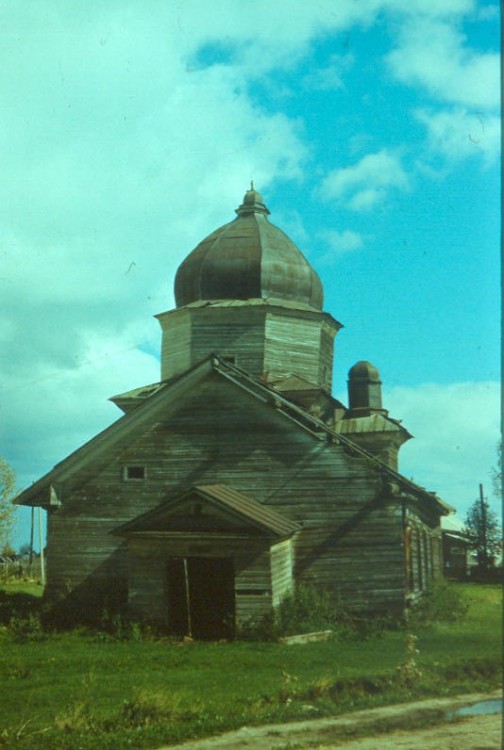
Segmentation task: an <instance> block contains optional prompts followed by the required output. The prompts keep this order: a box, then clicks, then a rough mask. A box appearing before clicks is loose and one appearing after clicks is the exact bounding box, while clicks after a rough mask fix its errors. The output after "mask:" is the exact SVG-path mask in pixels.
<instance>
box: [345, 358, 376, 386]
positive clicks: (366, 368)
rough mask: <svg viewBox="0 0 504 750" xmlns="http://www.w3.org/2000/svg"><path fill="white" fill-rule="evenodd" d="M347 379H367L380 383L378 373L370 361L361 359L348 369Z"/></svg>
mask: <svg viewBox="0 0 504 750" xmlns="http://www.w3.org/2000/svg"><path fill="white" fill-rule="evenodd" d="M348 378H349V380H357V379H359V380H361V379H362V380H369V381H370V382H372V383H380V382H381V381H380V373H379V372H378V370H377V369H376V367H375V366H374V365H372V364H371V362H366V361H364V360H361V361H360V362H357V364H355V365H354V366H353V367H351V368H350V370H349V371H348Z"/></svg>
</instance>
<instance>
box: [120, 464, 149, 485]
mask: <svg viewBox="0 0 504 750" xmlns="http://www.w3.org/2000/svg"><path fill="white" fill-rule="evenodd" d="M124 479H127V480H128V481H130V480H131V481H136V482H139V481H142V480H143V479H145V466H125V467H124Z"/></svg>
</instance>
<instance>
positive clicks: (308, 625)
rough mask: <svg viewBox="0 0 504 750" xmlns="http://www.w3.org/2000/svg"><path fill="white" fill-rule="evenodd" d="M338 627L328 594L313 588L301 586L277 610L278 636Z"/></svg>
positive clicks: (275, 622) (275, 624)
mask: <svg viewBox="0 0 504 750" xmlns="http://www.w3.org/2000/svg"><path fill="white" fill-rule="evenodd" d="M336 625H337V617H336V609H335V606H334V602H333V601H332V600H331V598H330V597H329V595H328V594H326V593H325V592H323V591H319V590H318V589H315V588H313V587H311V586H300V587H299V588H298V589H297V590H296V591H295V592H294V593H292V594H289V595H288V596H286V597H285V599H283V601H282V602H281V603H280V604H279V606H278V607H277V608H276V610H275V614H274V627H275V630H276V634H277V635H278V636H286V635H296V634H297V633H310V632H313V631H317V630H330V629H331V628H334V627H335V626H336Z"/></svg>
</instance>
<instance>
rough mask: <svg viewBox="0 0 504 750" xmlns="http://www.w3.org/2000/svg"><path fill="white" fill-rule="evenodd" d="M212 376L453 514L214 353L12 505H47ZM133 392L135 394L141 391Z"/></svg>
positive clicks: (165, 384)
mask: <svg viewBox="0 0 504 750" xmlns="http://www.w3.org/2000/svg"><path fill="white" fill-rule="evenodd" d="M212 373H216V374H217V375H219V376H221V377H223V378H224V379H225V380H227V381H229V382H231V383H234V385H236V386H237V387H239V388H241V389H242V390H243V391H244V392H247V393H249V394H250V395H251V396H253V397H254V398H256V399H257V400H258V401H261V402H262V403H264V404H267V405H268V406H270V407H271V408H274V409H275V411H276V413H277V414H278V415H279V416H280V418H284V419H287V420H289V421H290V422H292V423H294V424H296V425H297V427H298V429H302V430H303V431H304V432H306V433H308V434H310V435H311V436H312V437H313V438H315V439H316V440H320V441H324V442H329V443H330V442H334V443H336V444H339V445H341V446H344V447H345V449H346V450H347V451H348V452H349V453H351V454H352V455H355V456H360V457H361V458H364V459H365V460H366V461H368V462H369V463H370V464H372V465H373V466H375V467H376V468H377V469H378V470H379V471H380V472H381V473H382V474H383V475H385V476H386V477H389V478H390V479H392V480H393V481H394V482H396V483H397V484H398V485H399V486H400V488H401V490H403V491H404V492H406V493H410V494H413V495H415V496H417V497H421V498H422V499H424V500H425V499H427V500H428V501H430V502H431V503H434V504H436V505H437V506H438V508H439V510H440V511H441V513H443V514H447V513H451V512H452V511H453V510H454V509H453V508H452V507H451V506H449V505H447V504H446V503H444V502H443V501H442V500H441V499H440V498H439V497H438V496H437V495H436V494H435V493H433V492H428V491H427V490H426V489H424V488H423V487H420V486H419V485H417V484H415V483H414V482H412V481H411V480H409V479H407V478H406V477H403V476H402V475H401V474H399V473H398V472H396V471H394V470H393V469H391V468H390V467H389V466H387V465H386V464H385V463H383V462H382V461H381V460H380V459H378V458H376V457H375V456H373V455H372V454H371V453H369V452H368V451H366V450H365V449H364V448H361V447H359V446H357V445H356V444H355V443H353V442H352V441H351V440H350V439H349V438H347V437H346V436H344V435H341V434H339V433H338V432H337V431H335V430H334V429H333V428H332V427H329V426H328V425H327V424H325V422H323V421H322V420H320V419H318V418H317V417H315V416H314V415H312V414H310V413H308V412H307V411H306V410H305V409H303V408H302V407H300V406H297V405H296V404H294V403H293V402H292V401H290V400H289V399H288V398H286V397H285V396H282V394H281V393H279V392H278V391H276V390H274V389H273V388H272V387H270V386H269V385H267V384H266V383H264V382H262V381H261V380H258V379H257V378H255V377H253V376H252V375H249V374H248V373H246V372H244V371H243V370H241V369H240V368H239V367H237V366H236V365H233V364H231V363H230V362H228V361H226V360H224V359H221V358H220V357H218V356H217V355H210V356H209V357H208V358H207V359H206V360H204V361H202V362H200V363H199V364H197V365H195V366H194V367H193V368H191V369H190V370H187V371H186V372H185V373H183V374H181V375H179V376H178V377H176V378H173V379H171V380H170V381H165V382H162V383H160V384H159V387H157V384H156V387H154V388H152V391H151V392H150V395H149V393H148V392H149V390H150V388H151V387H147V388H146V389H145V390H146V394H145V395H146V396H147V397H146V398H144V399H143V400H142V402H141V403H140V404H139V405H138V407H137V408H135V409H132V410H130V411H128V413H126V414H124V415H123V416H122V417H121V418H120V419H118V420H117V421H116V422H114V423H113V424H112V425H110V426H109V427H107V428H106V429H105V430H103V431H102V432H100V433H99V434H98V435H96V436H95V437H94V438H92V439H91V440H90V441H89V442H87V443H85V444H84V445H83V446H81V447H80V448H78V449H77V450H76V451H75V452H74V453H72V454H70V455H69V456H68V457H67V458H65V459H64V460H63V461H61V462H60V463H59V464H57V465H56V466H55V467H54V469H52V470H51V471H50V472H48V473H47V474H46V475H45V476H43V477H42V478H41V479H39V480H38V481H37V482H34V484H32V485H31V487H29V488H28V489H26V490H24V491H23V492H21V493H20V494H19V495H18V496H17V498H16V499H15V503H16V504H17V505H42V506H46V505H49V504H50V503H49V502H48V500H47V499H46V498H47V497H48V495H50V493H48V487H50V486H51V485H55V484H57V483H58V482H62V481H64V480H65V479H67V478H68V477H70V476H71V475H73V474H74V473H75V472H77V471H79V469H80V468H82V467H84V466H86V465H87V464H88V463H89V462H90V461H92V460H95V459H96V458H97V457H99V456H100V455H101V454H102V453H103V451H104V450H106V449H108V448H111V447H112V446H113V445H114V444H116V443H117V442H118V441H119V440H121V439H123V438H125V437H127V436H128V435H129V434H131V433H133V432H134V431H135V430H136V429H138V428H140V427H142V426H144V425H147V424H149V422H153V421H154V420H155V419H156V417H157V415H158V414H159V411H160V410H161V409H162V410H163V411H164V413H165V414H166V412H167V410H169V409H172V410H173V411H175V410H176V409H177V408H178V406H179V403H180V400H181V398H182V397H183V396H184V395H185V394H188V393H190V392H191V391H192V389H193V388H194V387H195V385H196V384H197V383H199V382H202V381H203V380H204V379H206V378H207V377H208V376H209V375H210V374H212ZM139 390H140V391H141V390H142V389H139Z"/></svg>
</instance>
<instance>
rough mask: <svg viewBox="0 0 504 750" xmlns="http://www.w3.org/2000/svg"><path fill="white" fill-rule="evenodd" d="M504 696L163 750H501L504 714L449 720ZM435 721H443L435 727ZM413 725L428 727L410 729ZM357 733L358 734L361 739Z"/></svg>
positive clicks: (295, 725)
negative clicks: (447, 715) (452, 713)
mask: <svg viewBox="0 0 504 750" xmlns="http://www.w3.org/2000/svg"><path fill="white" fill-rule="evenodd" d="M495 699H501V700H502V693H501V692H500V691H496V692H494V693H491V694H484V695H482V694H479V693H478V694H472V695H461V696H458V697H455V698H453V697H452V698H433V699H429V700H424V701H417V702H415V703H407V704H400V705H395V706H383V707H381V708H373V709H369V710H367V711H356V712H355V713H351V714H345V715H344V716H339V717H335V718H330V719H312V720H310V721H301V722H292V723H290V724H272V725H268V726H263V727H242V728H241V729H239V730H238V731H236V732H228V733H226V734H223V735H220V736H218V737H209V738H207V739H203V740H196V741H191V742H185V743H182V744H181V745H171V746H169V747H168V746H166V747H163V748H159V750H288V749H291V748H292V750H294V748H295V750H308V749H310V750H315V749H316V750H336V748H338V750H339V748H341V750H440V749H441V748H442V750H499V749H500V748H501V747H502V731H501V730H502V715H494V716H478V717H471V718H464V719H462V720H456V721H443V720H442V718H441V717H442V716H443V715H444V713H446V712H450V711H456V710H457V709H459V708H461V707H462V706H467V705H471V704H473V703H479V702H480V701H486V700H495ZM433 719H438V720H440V722H441V723H439V724H437V725H436V726H429V723H432V721H433ZM412 724H414V725H416V726H419V727H422V724H423V725H425V728H419V729H413V730H407V729H405V728H406V727H408V726H412ZM356 735H357V736H356Z"/></svg>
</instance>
